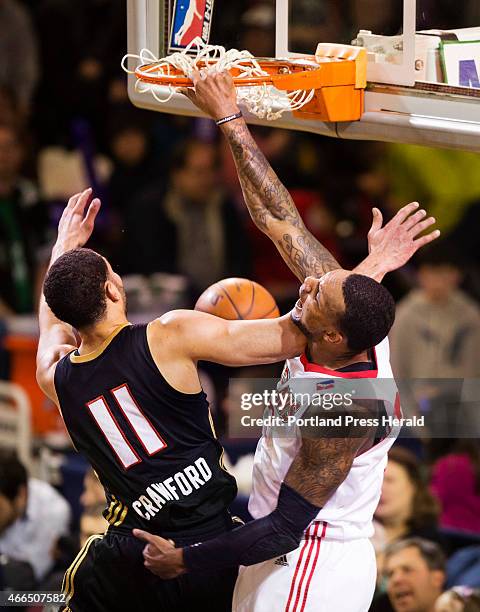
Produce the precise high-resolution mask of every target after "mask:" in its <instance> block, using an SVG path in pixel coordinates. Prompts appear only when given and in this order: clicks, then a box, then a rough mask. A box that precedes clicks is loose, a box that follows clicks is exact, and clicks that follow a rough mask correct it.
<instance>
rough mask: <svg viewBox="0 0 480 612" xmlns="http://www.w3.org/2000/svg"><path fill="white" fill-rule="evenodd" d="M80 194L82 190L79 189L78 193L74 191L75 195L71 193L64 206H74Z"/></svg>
mask: <svg viewBox="0 0 480 612" xmlns="http://www.w3.org/2000/svg"><path fill="white" fill-rule="evenodd" d="M81 195H82V192H81V191H80V192H79V193H76V194H75V195H73V196H72V197H71V198H70V199H69V200H68V203H67V206H66V207H65V208H73V207H74V206H75V204H76V203H77V200H78V198H79V197H80V196H81Z"/></svg>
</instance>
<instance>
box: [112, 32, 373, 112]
mask: <svg viewBox="0 0 480 612" xmlns="http://www.w3.org/2000/svg"><path fill="white" fill-rule="evenodd" d="M320 48H322V49H320ZM345 49H353V48H352V47H346V46H342V45H336V46H335V45H319V48H318V49H317V54H316V55H305V56H300V57H298V58H290V59H276V58H255V57H253V55H252V54H251V53H250V52H249V51H239V50H237V49H229V50H226V49H225V48H224V47H221V46H217V45H207V44H205V43H204V42H203V41H202V39H200V38H196V39H195V40H193V41H192V42H191V43H190V45H188V47H186V49H185V50H183V51H181V52H176V53H173V54H172V55H168V56H167V57H164V58H163V59H158V58H156V57H155V56H154V55H153V53H151V52H150V51H148V49H142V51H141V52H140V54H139V55H134V54H128V55H125V57H124V58H123V60H122V68H123V69H124V70H125V72H127V73H129V74H132V75H135V78H136V81H135V88H136V90H137V91H139V92H141V93H150V94H151V95H152V96H153V97H154V98H155V100H157V101H158V102H160V103H166V102H168V101H169V100H170V99H171V98H172V96H173V95H174V94H175V93H176V91H177V90H178V89H179V88H185V87H193V81H192V75H193V73H194V72H195V71H199V72H200V74H201V75H206V74H210V73H218V72H223V71H226V70H228V71H229V72H230V74H231V75H232V77H233V82H234V85H235V87H236V88H237V100H238V102H239V104H242V105H244V106H245V107H246V109H247V110H248V111H249V112H250V113H252V114H253V115H256V116H257V117H259V118H261V119H267V120H271V121H272V120H275V119H278V118H280V117H281V116H282V115H283V114H284V113H285V112H293V113H297V112H302V109H303V108H304V107H305V106H307V105H309V109H310V112H311V113H317V114H319V116H318V117H315V118H323V115H325V110H329V109H324V108H323V106H325V104H324V102H323V100H320V101H316V92H318V91H319V90H321V89H322V88H324V87H331V88H332V87H338V86H340V87H342V88H343V89H344V90H345V86H352V87H354V88H355V89H358V90H362V92H361V93H362V97H361V109H360V106H359V109H360V110H356V112H355V114H356V116H353V114H352V105H351V104H350V105H349V112H350V114H352V116H351V118H350V117H349V118H348V120H351V119H356V118H359V117H360V115H361V112H362V110H363V89H364V88H365V83H359V82H358V81H359V80H362V79H359V78H358V74H359V73H361V72H362V70H360V71H359V69H358V68H357V62H360V63H361V64H362V66H363V64H365V65H366V56H365V57H363V56H361V54H360V52H359V50H358V49H356V50H355V51H354V52H351V51H349V52H348V53H347V52H346V51H345ZM339 50H340V51H339ZM129 59H134V60H135V62H136V63H137V67H136V68H135V69H134V70H129V69H128V68H127V66H126V62H127V61H128V60H129ZM360 60H362V61H360ZM334 63H336V64H337V67H336V68H335V67H334V66H333V64H334ZM345 64H351V65H353V66H354V69H353V72H352V70H351V69H350V71H349V76H348V79H347V77H346V76H345V74H346V73H345V70H344V68H345ZM350 68H351V66H350ZM350 73H351V75H353V77H352V76H351V75H350ZM352 78H353V83H352V82H351V81H352ZM363 80H364V79H363ZM335 103H336V105H337V106H338V105H339V104H340V105H341V101H339V99H338V96H337V98H336V101H335ZM322 104H323V106H321V105H322ZM357 115H358V116H357ZM323 120H327V121H328V120H332V119H330V118H329V114H328V113H326V118H324V119H323Z"/></svg>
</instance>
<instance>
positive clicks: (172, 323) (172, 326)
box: [148, 310, 200, 335]
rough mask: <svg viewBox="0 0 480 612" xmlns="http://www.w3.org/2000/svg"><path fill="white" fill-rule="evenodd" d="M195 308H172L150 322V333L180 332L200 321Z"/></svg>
mask: <svg viewBox="0 0 480 612" xmlns="http://www.w3.org/2000/svg"><path fill="white" fill-rule="evenodd" d="M199 314H200V313H197V312H196V311H195V310H170V311H169V312H166V313H165V314H164V315H162V316H161V317H158V318H157V319H154V320H153V321H151V322H150V323H149V324H148V330H149V333H152V334H160V335H165V334H168V333H169V332H179V331H182V330H183V329H184V328H185V327H187V326H190V325H192V324H193V323H195V322H197V321H198V316H197V315H199Z"/></svg>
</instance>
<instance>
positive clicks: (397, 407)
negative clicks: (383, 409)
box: [394, 393, 402, 419]
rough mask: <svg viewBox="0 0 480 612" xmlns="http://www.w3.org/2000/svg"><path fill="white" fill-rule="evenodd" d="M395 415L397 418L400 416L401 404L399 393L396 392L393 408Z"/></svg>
mask: <svg viewBox="0 0 480 612" xmlns="http://www.w3.org/2000/svg"><path fill="white" fill-rule="evenodd" d="M394 412H395V416H396V417H397V419H401V418H402V406H401V405H400V393H397V396H396V397H395V408H394Z"/></svg>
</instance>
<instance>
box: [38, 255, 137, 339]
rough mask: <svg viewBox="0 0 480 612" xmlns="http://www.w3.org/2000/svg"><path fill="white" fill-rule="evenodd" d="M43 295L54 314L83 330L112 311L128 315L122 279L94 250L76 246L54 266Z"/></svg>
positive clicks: (48, 276)
mask: <svg viewBox="0 0 480 612" xmlns="http://www.w3.org/2000/svg"><path fill="white" fill-rule="evenodd" d="M43 294H44V296H45V299H46V301H47V304H48V305H49V307H50V309H51V310H52V312H53V314H54V315H55V316H56V317H57V318H58V319H60V321H64V322H65V323H68V324H69V325H72V327H74V328H75V329H78V330H79V331H82V330H86V329H89V328H91V327H92V326H94V325H96V324H97V323H99V322H100V321H102V320H103V319H105V318H106V317H107V316H109V315H112V314H115V313H117V314H119V315H125V313H126V298H125V291H124V289H123V283H122V279H121V278H120V276H119V275H118V274H116V273H115V272H114V271H113V270H112V267H111V265H110V264H109V262H108V261H107V260H106V259H105V257H102V256H101V255H99V254H98V253H96V252H95V251H92V250H91V249H74V250H72V251H68V252H67V253H65V254H64V255H62V256H61V257H59V258H58V259H57V260H56V261H55V263H54V264H53V265H52V266H51V267H50V270H49V271H48V273H47V276H46V278H45V282H44V285H43Z"/></svg>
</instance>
